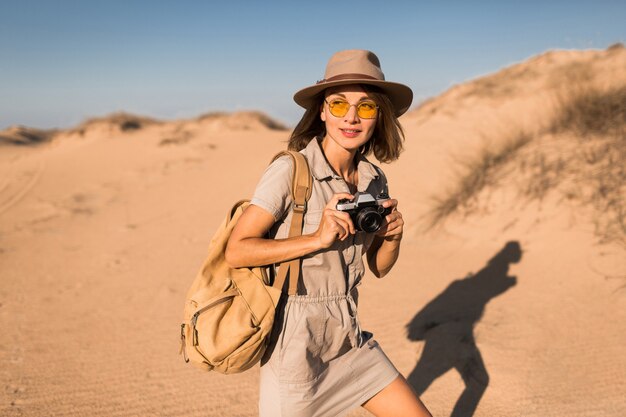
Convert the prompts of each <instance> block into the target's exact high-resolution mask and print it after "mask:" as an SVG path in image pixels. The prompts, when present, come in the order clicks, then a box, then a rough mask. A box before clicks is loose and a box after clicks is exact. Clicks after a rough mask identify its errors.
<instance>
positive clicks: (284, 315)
mask: <svg viewBox="0 0 626 417" xmlns="http://www.w3.org/2000/svg"><path fill="white" fill-rule="evenodd" d="M301 152H302V153H303V154H304V155H305V156H306V157H307V160H308V162H309V166H310V169H311V174H312V175H313V190H312V194H311V198H310V199H309V202H308V204H307V211H306V214H305V217H304V230H303V234H308V233H312V232H315V231H316V230H317V228H318V226H319V223H320V219H321V217H322V212H323V210H324V207H325V206H326V204H327V202H328V201H329V200H330V199H331V197H332V196H333V195H334V194H336V193H340V192H349V190H348V186H347V184H346V183H345V182H344V180H343V179H342V178H341V177H340V176H338V175H337V174H336V173H335V172H334V171H333V170H332V168H331V167H330V165H329V164H328V162H327V161H326V158H325V156H324V153H323V152H322V149H321V146H320V144H319V140H318V139H313V140H311V142H310V143H309V144H308V145H307V147H306V148H305V149H303V150H302V151H301ZM291 166H292V162H291V158H289V157H283V158H280V159H278V160H277V161H275V162H274V163H272V164H271V165H270V166H269V167H268V168H267V170H266V171H265V173H264V175H263V177H262V178H261V181H260V182H259V184H258V186H257V189H256V191H255V193H254V197H253V199H252V204H255V205H257V206H259V207H261V208H263V209H265V210H267V211H268V212H269V213H271V214H272V215H273V216H274V219H275V220H276V223H275V224H274V226H273V227H272V229H271V230H270V235H271V237H274V238H285V237H287V235H288V232H289V224H290V222H291V197H290V182H291V169H292V167H291ZM358 174H359V183H358V186H357V188H358V191H367V192H369V193H371V194H372V195H374V196H377V195H378V194H379V193H380V192H383V191H384V192H387V182H386V179H385V176H384V174H383V173H382V171H381V170H380V169H379V168H377V167H375V166H374V165H372V164H371V163H369V162H368V161H367V159H365V158H364V157H361V156H359V161H358ZM373 238H374V236H373V234H367V233H364V232H357V233H356V234H355V235H353V236H352V237H351V238H348V239H346V240H345V241H344V242H339V241H338V242H336V243H335V244H334V245H333V246H332V247H330V248H329V249H326V250H322V251H318V252H314V253H312V254H309V255H307V256H305V257H304V258H303V259H302V274H301V278H300V280H299V283H298V294H297V295H295V296H289V297H287V299H286V301H285V302H284V303H283V304H282V305H281V306H279V308H278V316H277V319H276V322H275V327H274V334H273V336H272V340H271V345H270V348H269V349H268V351H267V353H266V355H265V357H264V358H263V360H262V362H261V375H260V399H259V415H260V416H261V417H280V416H282V417H311V416H340V415H344V414H345V413H347V412H348V411H349V410H350V409H352V408H354V407H358V406H360V405H361V404H363V403H364V402H365V401H367V400H368V399H370V398H371V397H373V396H374V395H375V394H376V393H378V392H379V391H380V390H382V389H383V388H384V387H385V386H387V385H388V384H389V383H391V382H392V381H393V380H394V379H395V378H396V377H397V376H398V375H399V374H398V371H397V370H396V368H395V367H394V366H393V364H392V363H391V362H390V361H389V359H388V358H387V356H386V355H385V354H384V352H383V351H382V349H381V348H380V346H379V345H378V343H377V342H376V341H375V340H374V339H373V338H372V334H371V333H368V332H365V331H361V328H360V325H359V320H358V318H357V303H358V290H357V286H358V285H359V283H360V281H361V277H362V276H363V273H364V272H365V269H364V264H363V256H364V255H365V253H366V251H367V248H368V247H369V246H370V245H371V243H372V240H373Z"/></svg>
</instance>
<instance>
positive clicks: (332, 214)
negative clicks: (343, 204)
mask: <svg viewBox="0 0 626 417" xmlns="http://www.w3.org/2000/svg"><path fill="white" fill-rule="evenodd" d="M344 198H346V199H349V200H352V199H353V198H354V196H353V195H352V194H348V193H338V194H335V195H333V197H332V198H331V199H330V201H329V202H328V204H326V207H325V208H324V213H323V214H322V219H321V220H320V225H319V227H318V229H317V231H316V232H315V233H313V236H315V237H316V238H317V239H319V244H320V246H321V247H322V248H323V249H326V248H329V247H330V246H332V244H333V243H335V241H337V240H345V239H347V238H348V237H349V236H350V235H353V234H354V233H355V229H354V224H353V223H352V219H350V215H349V214H348V213H346V212H343V211H338V210H337V203H338V202H339V200H342V199H344Z"/></svg>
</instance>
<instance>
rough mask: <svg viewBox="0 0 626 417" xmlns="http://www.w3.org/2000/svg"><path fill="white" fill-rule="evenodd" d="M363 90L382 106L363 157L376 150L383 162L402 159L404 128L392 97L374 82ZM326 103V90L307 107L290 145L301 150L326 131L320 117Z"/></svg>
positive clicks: (360, 150)
mask: <svg viewBox="0 0 626 417" xmlns="http://www.w3.org/2000/svg"><path fill="white" fill-rule="evenodd" d="M361 87H362V88H363V91H365V92H366V93H367V95H368V96H369V98H371V99H372V100H374V102H375V103H376V104H377V105H378V119H377V120H376V126H375V127H374V133H373V135H372V137H371V138H370V140H368V141H367V143H366V144H365V145H363V146H361V148H360V149H359V152H360V153H361V154H362V155H363V156H367V155H369V154H370V153H372V152H373V153H374V156H375V157H376V159H378V160H379V161H380V162H392V161H395V160H396V159H398V157H399V156H400V153H401V152H402V150H403V146H402V142H403V141H404V131H403V130H402V126H401V125H400V122H399V121H398V118H397V117H396V116H395V113H394V108H393V105H392V104H391V100H389V97H387V95H386V94H384V93H383V92H382V91H381V90H380V89H378V88H376V87H374V86H371V85H363V84H362V85H361ZM323 102H324V92H323V91H322V92H321V93H319V94H318V95H317V96H316V97H315V101H314V104H313V105H312V106H311V107H309V108H308V109H306V111H305V112H304V115H302V118H301V119H300V121H299V122H298V124H297V125H296V127H295V128H294V129H293V132H291V136H290V137H289V145H288V148H289V149H290V150H294V151H299V150H301V149H304V148H305V147H306V146H307V145H308V144H309V142H310V141H311V139H313V138H314V137H316V136H324V135H325V134H326V125H325V124H324V122H323V121H322V119H321V118H320V108H321V107H322V103H323Z"/></svg>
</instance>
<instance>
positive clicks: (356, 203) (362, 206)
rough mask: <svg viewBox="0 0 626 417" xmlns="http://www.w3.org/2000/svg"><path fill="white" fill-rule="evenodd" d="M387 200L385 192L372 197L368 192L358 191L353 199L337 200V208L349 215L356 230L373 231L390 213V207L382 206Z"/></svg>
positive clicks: (378, 227)
mask: <svg viewBox="0 0 626 417" xmlns="http://www.w3.org/2000/svg"><path fill="white" fill-rule="evenodd" d="M387 200H389V196H388V195H387V194H385V193H381V194H379V195H378V196H377V197H374V196H373V195H371V194H370V193H361V192H359V193H356V194H355V195H354V199H353V200H347V199H343V200H339V202H338V203H337V210H339V211H345V212H346V213H348V214H349V215H350V218H351V219H352V222H353V223H354V227H355V228H356V230H362V231H364V232H367V233H373V232H376V231H377V230H378V229H380V226H381V225H382V224H383V219H384V218H385V216H387V215H388V214H389V213H391V208H384V207H383V206H382V204H383V202H385V201H387Z"/></svg>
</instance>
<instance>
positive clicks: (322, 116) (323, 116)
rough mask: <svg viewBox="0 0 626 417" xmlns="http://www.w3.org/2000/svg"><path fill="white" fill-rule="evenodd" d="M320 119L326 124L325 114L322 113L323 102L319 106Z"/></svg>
mask: <svg viewBox="0 0 626 417" xmlns="http://www.w3.org/2000/svg"><path fill="white" fill-rule="evenodd" d="M320 119H322V122H326V112H325V111H324V102H322V105H321V106H320Z"/></svg>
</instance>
